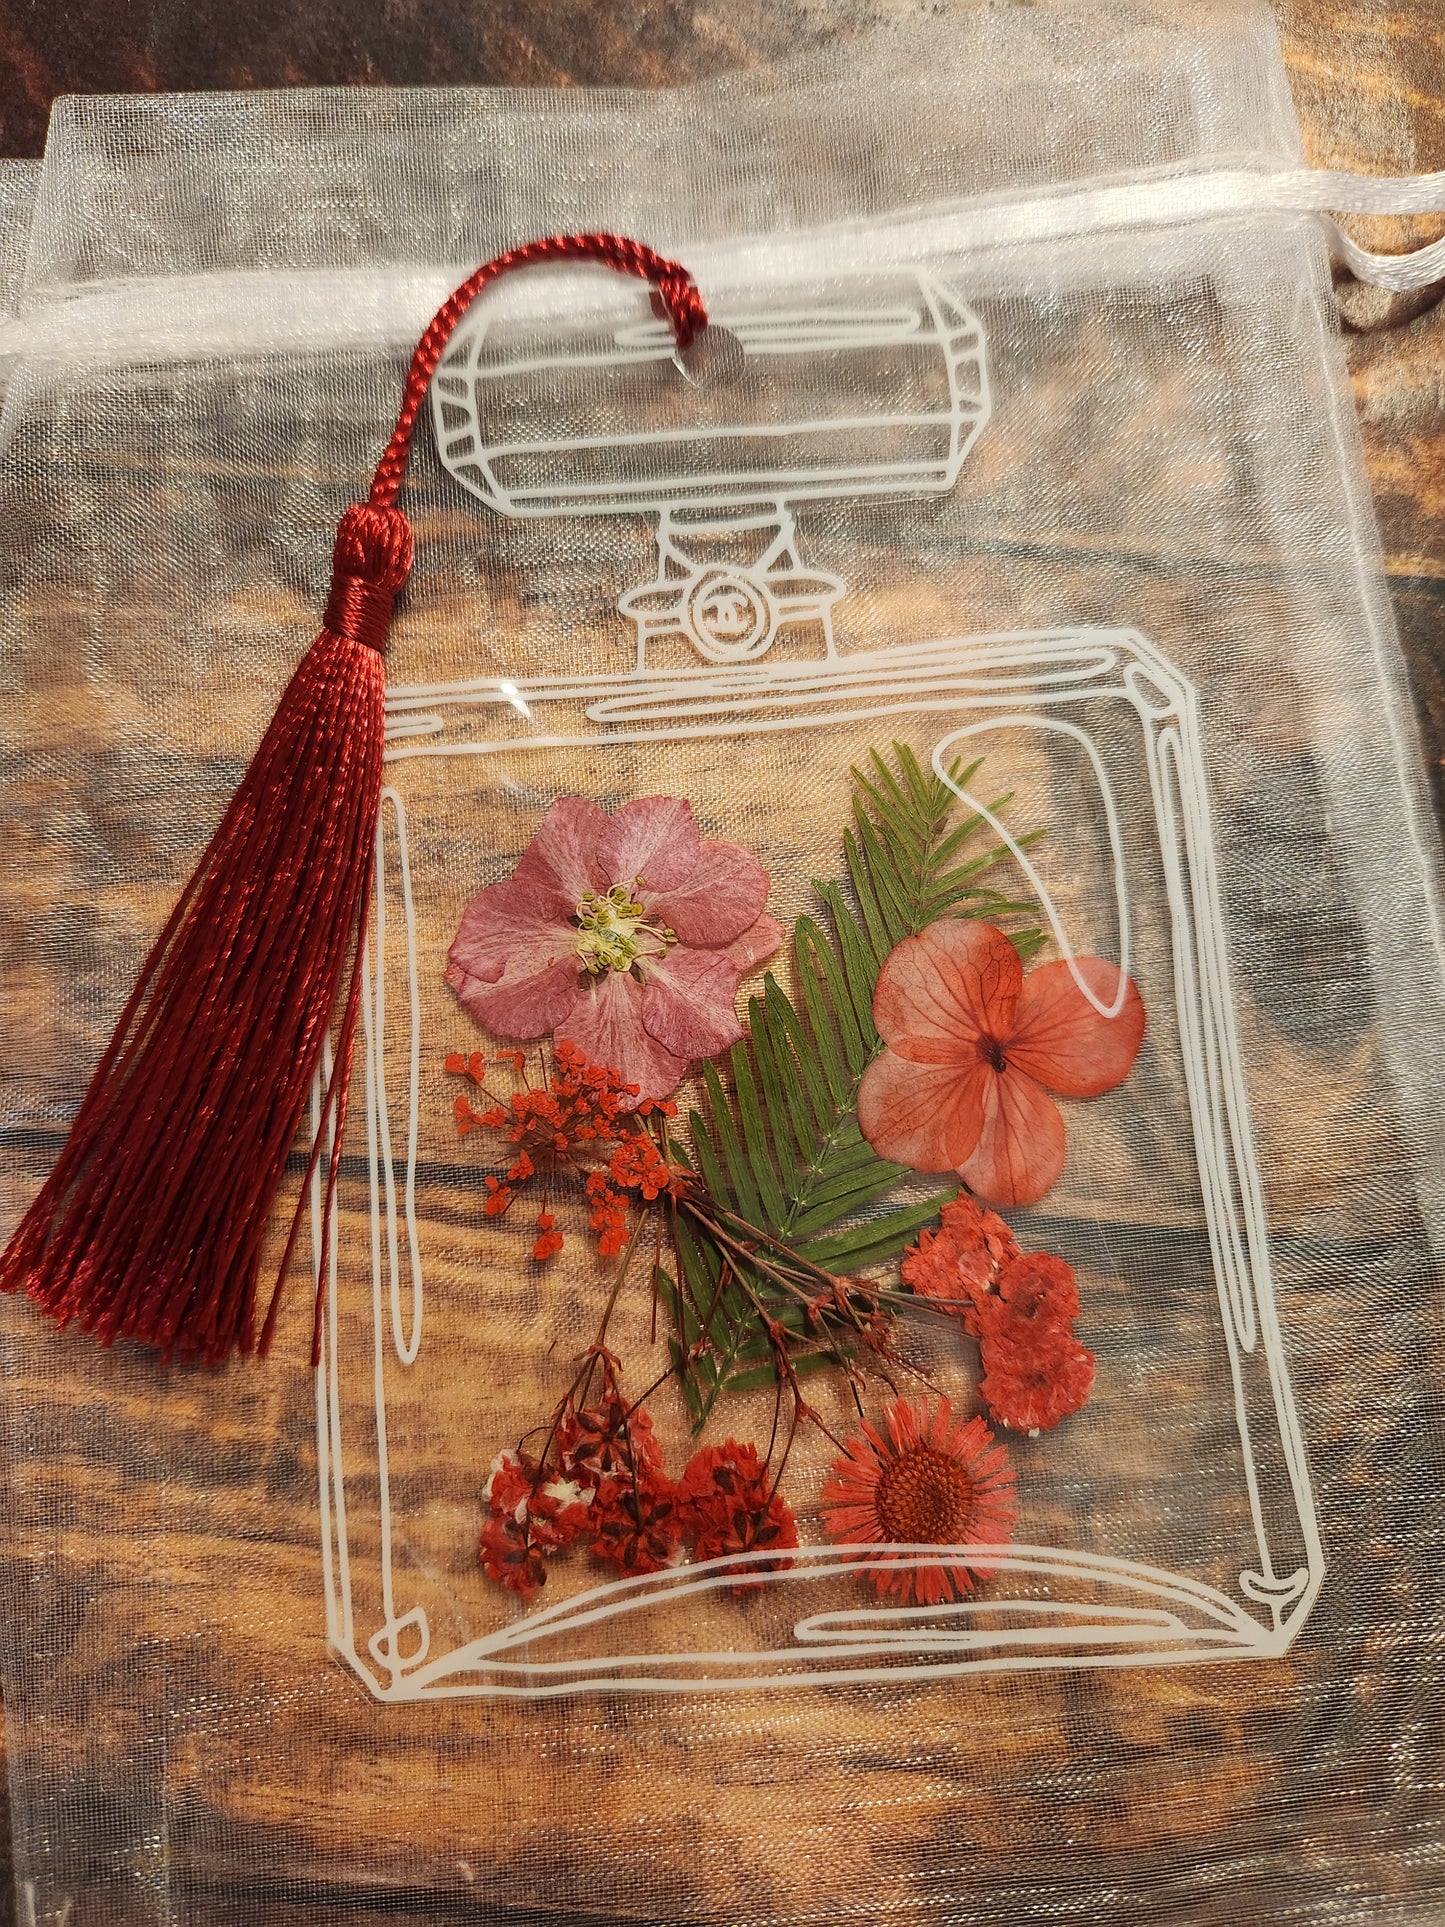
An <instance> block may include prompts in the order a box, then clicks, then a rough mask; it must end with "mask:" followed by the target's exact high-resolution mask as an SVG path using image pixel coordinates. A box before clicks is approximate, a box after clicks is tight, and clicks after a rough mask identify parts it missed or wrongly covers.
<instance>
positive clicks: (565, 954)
mask: <svg viewBox="0 0 1445 1927" xmlns="http://www.w3.org/2000/svg"><path fill="white" fill-rule="evenodd" d="M767 895H768V874H767V872H766V870H764V868H763V866H762V865H761V864H760V863H759V862H758V860H757V858H756V857H755V856H754V855H753V854H752V852H751V851H750V850H745V849H743V848H742V846H741V845H740V844H737V843H724V842H719V841H716V840H711V839H704V838H702V837H701V836H700V835H699V834H698V827H697V823H696V821H695V819H694V817H693V813H692V805H691V804H690V803H688V802H687V801H686V800H685V799H684V798H682V797H677V796H648V797H642V798H640V799H639V800H638V801H636V802H632V803H625V804H624V805H623V806H622V808H621V809H619V810H618V811H616V812H615V814H613V815H612V816H608V815H607V814H606V813H605V812H604V811H602V810H601V809H599V808H598V806H597V805H596V804H595V803H593V802H589V801H588V800H587V798H585V797H581V796H562V797H559V798H558V799H557V801H556V802H555V803H553V804H552V806H551V808H550V809H549V810H548V812H547V815H546V817H545V818H544V820H543V823H542V827H541V829H540V830H538V832H537V834H536V836H534V837H533V839H532V841H531V843H530V844H528V846H527V848H526V850H525V851H524V852H523V855H522V858H521V861H520V862H519V863H518V865H517V867H516V869H515V870H514V871H513V873H512V875H511V876H510V877H507V878H505V879H504V880H503V881H502V882H500V883H492V884H489V885H488V886H487V888H486V889H485V890H482V891H481V892H480V893H479V894H478V895H477V896H476V897H474V898H473V899H472V901H471V903H470V904H468V906H467V909H466V912H465V914H464V915H463V917H462V921H461V927H460V928H459V930H458V931H457V934H456V938H455V940H454V941H453V943H452V947H451V952H450V957H449V961H448V966H447V981H448V983H450V984H451V986H452V988H453V989H454V990H455V991H456V993H457V995H458V996H459V997H460V998H461V1000H462V1002H463V1003H464V1004H465V1005H466V1007H467V1009H468V1010H469V1011H471V1013H472V1015H473V1016H474V1017H475V1018H476V1019H477V1021H478V1023H480V1024H484V1025H485V1026H486V1028H487V1029H488V1030H491V1031H495V1032H497V1033H498V1034H500V1035H501V1036H504V1037H543V1036H545V1035H546V1034H547V1033H548V1032H549V1031H550V1032H551V1033H552V1034H553V1036H554V1037H555V1039H556V1041H557V1043H558V1044H563V1043H571V1044H573V1045H575V1046H576V1047H577V1049H578V1050H579V1051H580V1052H581V1053H582V1055H583V1056H584V1057H586V1058H588V1059H589V1060H590V1061H591V1062H593V1063H598V1064H611V1065H614V1066H615V1067H616V1069H617V1071H618V1073H619V1075H620V1076H621V1077H623V1078H625V1079H626V1081H627V1083H628V1084H630V1085H635V1086H636V1090H637V1094H638V1095H640V1096H641V1097H643V1098H648V1097H654V1098H656V1097H667V1096H668V1095H670V1093H671V1092H673V1091H675V1090H676V1089H677V1086H678V1085H679V1084H680V1083H681V1081H682V1079H683V1078H684V1076H686V1074H687V1068H688V1065H689V1064H690V1063H692V1062H694V1061H695V1060H697V1059H699V1058H706V1057H714V1056H716V1055H717V1053H718V1052H719V1051H722V1050H726V1049H727V1048H728V1046H729V1045H730V1044H735V1043H736V1042H737V1041H738V1039H739V1038H740V1037H741V1036H742V1034H743V1032H742V1026H741V1025H740V1024H739V1022H738V1019H737V1011H736V1008H735V1006H736V1002H737V994H738V987H739V984H740V983H741V980H742V977H743V975H744V974H745V973H746V972H748V971H750V970H752V969H753V968H754V967H755V966H756V965H758V964H760V963H762V962H763V961H764V959H766V958H767V957H770V956H771V955H772V954H773V952H774V951H775V950H776V949H777V948H778V945H779V944H780V943H781V941H782V930H781V928H780V926H779V925H778V924H777V923H776V922H775V921H774V920H773V918H772V917H770V916H768V915H766V913H765V912H764V909H763V905H764V904H765V902H766V901H767Z"/></svg>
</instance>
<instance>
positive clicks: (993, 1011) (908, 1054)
mask: <svg viewBox="0 0 1445 1927" xmlns="http://www.w3.org/2000/svg"><path fill="white" fill-rule="evenodd" d="M1075 971H1077V972H1078V975H1079V977H1081V978H1082V979H1083V980H1084V982H1085V983H1086V984H1087V985H1088V987H1089V989H1090V991H1091V992H1092V993H1093V995H1094V997H1096V998H1097V999H1098V1000H1099V1002H1100V1003H1101V1004H1102V1005H1103V1006H1104V1007H1105V1008H1106V1009H1108V1008H1110V1007H1111V1006H1112V1005H1113V1003H1114V1002H1115V1001H1116V999H1118V998H1119V992H1120V987H1121V984H1120V980H1121V975H1122V973H1121V972H1120V970H1119V968H1118V966H1117V965H1116V964H1111V963H1106V962H1105V961H1104V960H1103V959H1102V958H1101V957H1078V958H1075V960H1074V962H1073V964H1072V965H1071V964H1068V963H1064V962H1060V963H1049V964H1043V965H1041V966H1040V967H1039V968H1038V969H1037V970H1033V971H1031V972H1030V973H1029V975H1028V976H1027V977H1025V976H1024V972H1023V965H1022V964H1021V963H1020V961H1019V954H1018V952H1017V950H1015V949H1014V946H1013V945H1012V944H1011V943H1010V942H1009V940H1008V938H1007V937H1006V936H1005V935H1004V933H1003V932H1002V931H1001V930H996V929H995V928H994V927H993V926H992V925H991V924H986V923H978V922H975V921H972V920H968V919H948V918H945V919H943V920H942V921H940V922H938V923H933V924H930V925H929V926H928V928H927V929H926V930H924V931H923V932H922V933H921V934H920V935H919V936H916V937H905V938H904V939H903V941H902V943H900V944H899V945H898V946H897V948H896V949H894V950H893V951H892V952H890V954H889V956H888V957H887V958H886V959H885V960H884V964H883V968H882V970H881V971H880V972H879V973H878V983H877V987H876V989H875V990H874V993H873V1020H874V1022H875V1023H876V1024H877V1026H878V1031H879V1035H880V1036H881V1037H882V1039H883V1041H884V1044H885V1046H886V1048H885V1049H884V1050H883V1052H882V1053H881V1054H880V1055H879V1056H878V1057H877V1058H875V1059H874V1061H873V1062H872V1063H871V1064H870V1065H869V1067H868V1069H867V1071H866V1073H865V1074H864V1077H863V1083H862V1087H861V1089H860V1091H859V1094H858V1123H859V1127H860V1129H861V1130H862V1132H863V1135H864V1137H866V1138H867V1140H868V1142H869V1143H870V1144H871V1145H872V1146H873V1148H874V1150H875V1151H877V1152H878V1154H879V1155H880V1157H885V1158H890V1159H892V1160H893V1161H894V1162H895V1163H897V1164H906V1165H908V1166H909V1167H910V1169H912V1170H914V1171H948V1170H956V1171H957V1172H958V1174H959V1176H960V1177H961V1178H962V1179H963V1181H964V1183H965V1184H966V1185H967V1186H968V1187H969V1189H970V1190H971V1191H973V1192H974V1193H976V1194H977V1196H978V1197H980V1198H982V1199H984V1200H986V1201H987V1202H988V1203H990V1204H1000V1205H1024V1204H1035V1203H1037V1201H1038V1200H1039V1199H1040V1198H1041V1197H1043V1195H1044V1193H1045V1192H1046V1191H1048V1190H1049V1189H1050V1188H1051V1187H1052V1186H1053V1185H1054V1184H1055V1183H1056V1181H1057V1180H1058V1177H1059V1174H1060V1172H1062V1170H1063V1168H1064V1156H1065V1142H1064V1120H1063V1118H1062V1116H1061V1115H1060V1113H1059V1108H1058V1106H1057V1105H1056V1104H1055V1103H1054V1101H1053V1098H1052V1097H1050V1095H1049V1092H1050V1091H1053V1092H1055V1093H1057V1094H1058V1095H1059V1096H1061V1097H1097V1096H1099V1095H1100V1094H1101V1093H1102V1092H1104V1091H1109V1090H1112V1089H1113V1088H1114V1087H1115V1085H1117V1084H1121V1083H1122V1082H1123V1081H1124V1079H1125V1078H1126V1077H1127V1076H1128V1074H1129V1071H1130V1069H1131V1068H1132V1066H1133V1063H1134V1059H1135V1057H1136V1056H1137V1055H1138V1052H1139V1045H1140V1043H1141V1042H1142V1040H1143V1036H1144V1024H1145V1018H1144V1004H1143V1000H1142V999H1141V998H1140V996H1139V992H1138V989H1137V988H1136V986H1135V985H1134V983H1133V981H1132V980H1131V979H1129V978H1124V979H1123V984H1122V988H1123V996H1122V1000H1120V1007H1119V1011H1118V1014H1117V1015H1116V1016H1113V1017H1105V1016H1103V1015H1101V1014H1100V1012H1099V1011H1098V1010H1096V1009H1095V1007H1094V1005H1093V1003H1092V1002H1091V1001H1090V999H1089V998H1088V997H1086V996H1085V995H1084V992H1083V990H1082V989H1081V988H1080V987H1079V983H1078V981H1077V980H1076V978H1075V975H1074V973H1075Z"/></svg>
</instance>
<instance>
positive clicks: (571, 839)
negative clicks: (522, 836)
mask: <svg viewBox="0 0 1445 1927" xmlns="http://www.w3.org/2000/svg"><path fill="white" fill-rule="evenodd" d="M606 828H607V818H606V816H604V815H603V813H602V811H601V810H600V809H598V807H597V805H596V804H595V803H591V802H589V801H588V800H587V798H586V797H585V796H559V797H558V798H557V800H556V802H555V803H554V804H553V805H552V807H551V808H550V809H549V810H548V812H547V814H546V815H545V816H544V817H543V818H542V827H541V829H540V830H538V832H537V834H536V835H535V836H534V837H533V838H532V841H531V842H530V843H529V844H528V845H527V847H526V849H525V850H524V851H523V852H522V860H521V862H520V863H519V864H518V865H517V868H516V870H515V871H514V873H513V877H514V881H516V882H517V883H525V884H529V885H530V886H531V887H532V888H533V889H535V890H538V891H540V892H541V893H542V894H543V896H544V897H545V899H546V901H547V903H548V905H549V907H551V908H552V909H554V910H555V911H556V912H557V914H558V915H559V916H563V917H570V916H571V915H572V913H573V911H575V910H576V908H577V905H578V903H579V902H580V901H581V898H582V892H583V891H584V890H605V889H606V888H607V886H608V882H609V881H610V879H609V878H608V877H607V875H606V873H605V872H604V870H603V868H602V865H601V864H600V863H599V862H598V860H597V846H598V844H599V843H600V842H601V840H602V836H603V832H604V831H605V830H606Z"/></svg>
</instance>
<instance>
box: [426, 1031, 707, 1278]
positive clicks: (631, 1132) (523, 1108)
mask: <svg viewBox="0 0 1445 1927" xmlns="http://www.w3.org/2000/svg"><path fill="white" fill-rule="evenodd" d="M491 1062H492V1064H493V1065H494V1066H502V1065H506V1066H510V1067H511V1068H512V1070H513V1071H514V1072H515V1073H516V1074H517V1075H519V1076H520V1077H521V1078H522V1079H523V1083H522V1086H521V1088H520V1089H517V1090H513V1091H510V1092H509V1093H507V1094H506V1095H505V1096H498V1095H496V1094H494V1093H493V1092H492V1091H491V1090H490V1089H489V1088H488V1085H487V1073H488V1064H487V1059H486V1058H485V1057H484V1056H483V1055H482V1053H481V1051H472V1052H471V1053H470V1055H464V1054H463V1053H462V1052H461V1051H452V1052H451V1053H450V1055H449V1056H448V1057H447V1059H446V1068H447V1070H448V1071H449V1072H451V1073H452V1075H453V1076H457V1077H465V1078H466V1079H467V1080H468V1081H469V1083H470V1084H471V1085H472V1086H473V1087H474V1088H475V1090H477V1091H480V1092H481V1093H482V1095H483V1096H484V1097H485V1098H486V1099H487V1103H486V1107H485V1108H483V1109H478V1107H477V1105H476V1102H475V1101H474V1097H473V1094H472V1092H471V1091H462V1092H461V1093H460V1094H459V1095H458V1097H457V1099H456V1101H455V1103H454V1104H453V1107H452V1109H453V1114H454V1115H455V1117H456V1122H457V1132H458V1135H459V1136H462V1137H465V1136H466V1135H467V1133H468V1132H469V1131H473V1130H476V1129H478V1128H479V1127H480V1128H483V1129H486V1130H494V1131H501V1132H503V1133H504V1134H505V1138H506V1141H507V1143H508V1144H509V1145H511V1146H512V1157H511V1162H510V1164H509V1165H508V1166H507V1170H506V1173H505V1175H504V1176H502V1177H496V1176H493V1175H488V1177H487V1178H486V1180H485V1183H486V1190H487V1198H486V1203H485V1204H484V1205H483V1207H482V1209H483V1210H484V1211H485V1213H486V1215H487V1216H488V1217H489V1218H499V1217H501V1216H502V1214H503V1213H504V1212H505V1211H507V1210H508V1209H509V1208H510V1206H511V1204H512V1202H513V1200H514V1199H515V1197H516V1195H517V1193H518V1192H519V1191H520V1190H522V1189H523V1188H524V1187H525V1186H526V1185H528V1184H530V1183H531V1182H532V1180H533V1179H534V1178H536V1179H540V1181H541V1185H542V1193H543V1195H542V1203H541V1209H540V1210H539V1211H538V1214H537V1237H536V1241H535V1242H534V1244H533V1246H532V1256H533V1257H534V1258H535V1259H537V1260H538V1261H539V1262H545V1261H546V1260H547V1259H548V1258H551V1257H553V1256H554V1255H555V1254H556V1253H557V1252H559V1251H560V1250H561V1249H562V1244H563V1238H562V1233H561V1232H560V1231H559V1230H558V1229H557V1219H556V1214H555V1213H554V1211H553V1210H552V1189H553V1186H554V1184H556V1183H557V1182H558V1181H559V1180H566V1181H569V1182H570V1183H572V1184H573V1185H576V1186H579V1187H580V1188H581V1189H582V1190H583V1192H584V1193H585V1195H586V1197H587V1200H588V1203H589V1205H590V1207H591V1215H590V1219H589V1223H590V1225H591V1228H592V1230H593V1231H594V1232H595V1233H596V1235H597V1248H598V1250H599V1252H600V1253H601V1255H602V1256H603V1257H604V1258H608V1257H615V1256H616V1255H617V1253H618V1252H620V1251H621V1250H622V1249H623V1248H624V1246H625V1245H626V1243H627V1236H628V1233H627V1207H628V1205H629V1204H630V1203H636V1202H642V1203H648V1204H650V1203H652V1202H653V1201H654V1200H655V1199H657V1198H658V1197H660V1196H662V1195H664V1194H665V1193H668V1192H670V1191H672V1190H674V1189H675V1188H676V1186H677V1185H678V1184H679V1183H680V1181H681V1174H680V1173H678V1172H675V1171H673V1170H672V1168H671V1167H670V1166H669V1165H668V1163H667V1161H666V1159H665V1158H664V1157H663V1156H662V1153H661V1152H660V1151H659V1150H658V1148H657V1144H656V1142H655V1140H654V1139H653V1137H652V1135H651V1132H650V1130H649V1129H648V1120H649V1119H650V1118H652V1117H654V1116H657V1117H672V1116H674V1115H675V1114H676V1110H677V1107H676V1105H674V1104H671V1103H666V1102H659V1101H657V1100H656V1099H651V1098H643V1099H642V1100H641V1101H639V1100H638V1094H637V1086H636V1085H635V1084H627V1083H624V1082H623V1080H622V1078H621V1077H620V1076H619V1075H618V1073H617V1072H616V1071H615V1070H610V1069H608V1068H606V1067H605V1066H603V1065H598V1064H589V1063H588V1062H587V1061H586V1059H585V1058H584V1057H583V1055H582V1053H581V1051H579V1050H578V1049H577V1047H576V1046H575V1045H574V1044H568V1043H560V1044H558V1045H557V1046H556V1048H555V1052H554V1054H553V1062H552V1065H551V1068H550V1070H549V1069H548V1068H547V1065H546V1061H545V1059H543V1060H542V1065H541V1069H542V1076H543V1081H542V1082H541V1083H540V1084H533V1083H531V1082H530V1081H529V1080H528V1078H527V1059H526V1056H525V1054H524V1053H523V1052H522V1051H495V1052H493V1054H492V1059H491Z"/></svg>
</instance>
